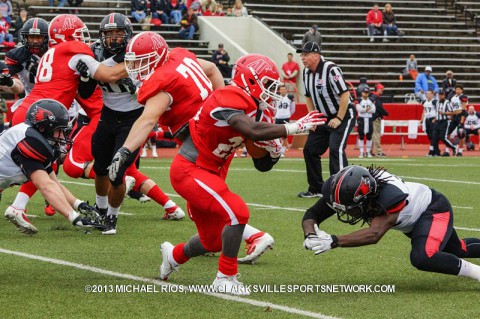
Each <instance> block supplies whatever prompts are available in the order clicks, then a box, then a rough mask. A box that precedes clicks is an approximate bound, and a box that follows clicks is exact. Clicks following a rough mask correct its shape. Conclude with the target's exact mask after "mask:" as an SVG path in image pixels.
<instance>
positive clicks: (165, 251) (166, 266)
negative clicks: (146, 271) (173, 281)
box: [160, 241, 178, 280]
mask: <svg viewBox="0 0 480 319" xmlns="http://www.w3.org/2000/svg"><path fill="white" fill-rule="evenodd" d="M173 247H174V246H173V245H172V243H169V242H168V241H166V242H164V243H163V244H161V245H160V251H161V252H162V259H163V260H162V264H161V265H160V279H162V280H167V279H168V276H170V274H171V273H172V272H174V271H178V266H173V265H172V264H171V263H170V262H169V261H168V256H169V255H171V254H172V252H173Z"/></svg>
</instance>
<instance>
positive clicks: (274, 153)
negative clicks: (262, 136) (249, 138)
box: [253, 138, 282, 158]
mask: <svg viewBox="0 0 480 319" xmlns="http://www.w3.org/2000/svg"><path fill="white" fill-rule="evenodd" d="M253 144H254V145H255V146H258V147H260V148H263V149H265V150H267V151H268V152H269V153H270V157H271V158H278V157H280V156H281V155H282V142H281V141H280V139H279V138H276V139H274V140H270V141H255V142H254V143H253Z"/></svg>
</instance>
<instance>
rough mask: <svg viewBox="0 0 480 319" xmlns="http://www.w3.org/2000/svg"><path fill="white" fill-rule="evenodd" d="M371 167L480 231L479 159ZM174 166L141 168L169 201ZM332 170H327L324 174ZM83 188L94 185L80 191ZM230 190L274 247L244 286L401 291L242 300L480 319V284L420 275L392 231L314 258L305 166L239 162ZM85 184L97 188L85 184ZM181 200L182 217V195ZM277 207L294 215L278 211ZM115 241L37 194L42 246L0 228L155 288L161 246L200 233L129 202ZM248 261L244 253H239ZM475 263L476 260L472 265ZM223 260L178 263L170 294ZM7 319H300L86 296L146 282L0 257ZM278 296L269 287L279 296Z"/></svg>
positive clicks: (343, 228)
mask: <svg viewBox="0 0 480 319" xmlns="http://www.w3.org/2000/svg"><path fill="white" fill-rule="evenodd" d="M351 162H353V163H355V164H362V165H367V164H369V163H371V162H374V163H375V164H378V165H383V166H385V167H387V168H388V170H389V171H390V172H392V173H394V174H397V175H399V176H403V177H404V178H405V180H408V181H413V182H420V183H425V184H427V185H429V186H431V187H433V188H435V189H437V190H439V191H441V192H442V193H444V194H446V195H447V197H448V198H449V199H450V200H451V202H452V205H453V206H454V212H455V225H456V226H460V227H464V228H475V229H480V219H479V218H478V208H479V205H478V189H479V186H480V177H479V176H480V175H479V174H478V172H477V168H478V166H479V159H478V158H438V159H437V158H434V159H431V158H430V159H427V158H408V159H398V158H397V159H393V158H387V159H381V160H378V161H377V160H373V161H371V160H370V159H369V160H356V159H354V160H352V161H351ZM169 163H170V160H144V161H143V162H142V167H143V168H142V171H144V172H145V173H146V174H148V175H149V176H150V177H152V178H153V179H154V180H155V181H156V182H157V183H158V184H159V185H160V186H161V187H162V188H163V189H164V190H165V192H167V193H169V194H174V192H173V189H172V187H171V186H170V184H169V177H168V167H169ZM326 168H328V165H327V163H326V162H325V163H324V175H325V176H326V172H325V169H326ZM60 179H61V180H64V181H71V182H74V183H82V185H79V184H65V185H67V187H68V188H69V189H70V190H71V191H72V192H73V193H74V194H76V195H77V196H78V197H80V198H84V199H88V200H90V202H92V201H93V200H94V198H95V196H94V187H93V182H92V181H88V180H71V179H69V178H66V177H65V175H64V174H61V175H60ZM85 184H88V185H85ZM228 184H229V186H230V188H231V189H232V190H233V191H234V192H236V193H238V194H239V195H240V196H242V197H243V198H244V199H245V201H246V202H247V203H249V204H250V209H251V219H250V224H251V225H253V226H255V227H257V228H260V229H262V230H265V231H268V232H269V233H270V234H271V235H272V236H273V237H274V238H275V240H276V242H275V249H274V250H273V251H269V252H267V253H266V254H265V255H263V256H262V257H261V258H260V260H259V262H258V263H257V264H256V265H240V266H239V272H240V273H241V274H242V278H241V281H243V282H244V283H245V284H249V285H272V286H273V285H348V284H364V285H376V284H380V285H382V284H388V285H395V290H396V291H395V293H345V292H344V293H340V292H339V293H321V292H319V293H272V292H270V293H254V294H252V295H251V296H250V297H247V298H246V299H249V300H255V301H264V302H270V303H273V304H277V305H282V306H287V307H291V308H296V309H300V310H304V311H309V312H314V313H319V314H323V315H325V316H335V317H341V318H453V317H455V318H478V317H479V313H480V305H479V303H478V293H479V291H480V283H478V282H475V281H472V280H470V279H466V278H459V277H455V276H447V275H440V274H433V273H426V272H420V271H418V270H416V269H415V268H413V267H412V266H411V265H410V262H409V252H410V247H409V246H410V243H409V240H408V238H407V237H405V236H404V235H403V234H401V233H399V232H397V231H391V232H389V233H387V234H386V236H385V237H384V238H383V239H382V240H381V241H380V243H379V244H378V245H375V246H366V247H361V248H355V249H346V248H345V249H343V248H340V249H336V250H333V251H330V252H327V253H325V254H322V255H320V256H315V255H313V254H312V253H311V252H309V251H306V250H305V249H303V247H302V243H303V234H302V230H301V225H300V224H301V220H302V216H303V212H304V211H305V209H307V208H308V207H309V206H310V205H313V204H314V202H315V200H314V199H300V198H297V197H296V194H297V192H299V191H302V190H306V187H307V184H306V176H305V165H304V163H303V160H301V159H288V158H287V159H282V161H280V163H279V164H278V165H277V166H276V167H275V170H273V171H272V172H268V173H260V172H256V171H255V170H254V168H253V165H252V163H251V160H249V159H235V160H234V161H233V164H232V167H231V170H230V173H229V176H228ZM89 185H90V186H89ZM16 191H17V189H9V190H6V191H4V193H3V198H2V202H1V204H0V211H2V212H3V211H4V210H5V208H6V207H7V206H8V204H9V203H11V201H12V200H13V198H14V196H15V194H16ZM172 199H173V200H174V201H176V202H177V203H179V204H180V205H182V207H185V202H184V201H183V200H182V199H181V198H179V197H172ZM282 208H290V209H289V210H287V209H282ZM121 211H122V212H126V213H131V214H134V215H131V216H130V215H120V217H119V222H118V233H117V235H115V236H102V235H100V234H99V233H92V234H90V235H87V234H83V233H82V232H78V231H76V230H75V229H74V228H73V227H72V226H70V225H69V224H68V222H67V221H66V220H65V219H64V218H63V217H62V216H59V215H58V214H57V215H55V216H54V217H47V216H45V215H44V214H43V199H42V198H41V196H39V195H36V196H35V197H34V199H33V200H32V201H31V203H30V204H29V206H28V213H29V214H33V215H37V216H38V217H35V218H32V219H31V220H32V222H33V223H34V225H36V227H37V228H38V230H39V233H38V234H37V235H36V236H32V237H29V236H24V235H23V234H21V233H19V232H18V231H16V229H15V228H14V227H13V226H12V225H11V224H10V223H8V222H6V221H3V222H0V242H1V244H0V248H3V249H8V250H12V251H18V252H24V253H28V254H33V255H38V256H43V257H48V258H55V259H60V260H64V261H69V262H73V263H79V264H83V265H89V266H92V267H97V268H101V269H104V270H110V271H114V272H118V273H123V274H130V275H135V276H140V277H145V278H151V279H156V278H157V277H158V266H159V265H160V263H161V254H160V252H159V245H160V243H161V242H163V241H165V240H168V241H170V242H172V243H174V244H175V243H178V242H181V241H185V240H187V239H188V238H189V237H190V236H191V235H192V234H194V233H195V226H194V224H193V223H192V222H191V221H190V220H185V221H180V222H172V221H163V220H161V216H162V214H163V209H162V208H161V207H160V206H158V205H156V204H155V203H152V202H150V203H147V204H143V205H141V204H139V203H138V202H136V201H134V200H131V199H130V200H127V201H126V202H125V204H124V206H123V207H122V209H121ZM358 228H359V226H349V225H346V224H343V223H340V222H338V221H337V220H336V218H331V219H330V220H328V221H326V222H325V223H324V224H322V229H324V230H325V231H327V232H329V233H332V234H344V233H347V232H351V231H354V230H356V229H358ZM458 233H459V234H460V236H461V237H480V233H479V232H476V231H467V230H459V231H458ZM240 254H241V255H243V254H244V252H243V250H242V251H241V253H240ZM472 261H473V262H475V263H477V264H479V263H480V261H478V260H472ZM217 262H218V257H199V258H195V259H192V260H190V261H189V262H188V263H187V264H185V265H182V266H181V268H180V271H179V272H178V273H174V274H173V275H172V276H171V278H170V281H169V282H171V283H173V284H179V285H190V284H202V285H208V284H211V282H212V281H213V279H214V277H215V274H216V269H217ZM0 280H1V283H0V294H1V295H2V298H0V309H1V315H0V317H1V318H27V317H28V318H74V317H75V318H96V317H102V318H153V317H155V318H163V317H168V318H222V319H223V318H297V317H301V316H300V315H296V314H291V313H287V312H285V311H282V310H279V309H270V308H266V307H257V306H253V305H249V304H245V303H241V302H238V301H233V300H224V299H219V298H216V297H214V296H208V295H204V294H198V293H187V294H181V293H140V292H137V293H85V292H84V287H85V285H121V284H134V285H138V284H142V282H139V281H136V280H133V279H124V278H118V277H114V276H110V275H106V274H101V273H95V272H91V271H87V270H82V269H76V268H72V267H68V266H65V265H56V264H52V263H49V262H45V261H39V260H32V259H28V258H25V257H20V256H13V255H7V254H4V253H0ZM272 289H273V288H272Z"/></svg>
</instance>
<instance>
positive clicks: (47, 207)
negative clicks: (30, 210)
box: [43, 201, 55, 216]
mask: <svg viewBox="0 0 480 319" xmlns="http://www.w3.org/2000/svg"><path fill="white" fill-rule="evenodd" d="M43 212H44V213H45V215H47V216H53V215H55V208H53V206H52V205H50V204H49V203H48V202H47V201H45V207H44V209H43Z"/></svg>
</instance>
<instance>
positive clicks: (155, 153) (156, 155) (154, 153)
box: [152, 150, 158, 158]
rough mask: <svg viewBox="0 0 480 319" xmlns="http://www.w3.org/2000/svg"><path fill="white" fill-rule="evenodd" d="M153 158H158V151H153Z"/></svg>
mask: <svg viewBox="0 0 480 319" xmlns="http://www.w3.org/2000/svg"><path fill="white" fill-rule="evenodd" d="M152 157H153V158H157V157H158V153H157V150H152Z"/></svg>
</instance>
